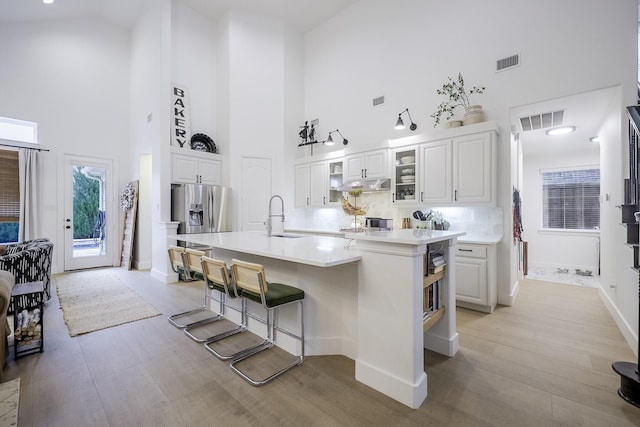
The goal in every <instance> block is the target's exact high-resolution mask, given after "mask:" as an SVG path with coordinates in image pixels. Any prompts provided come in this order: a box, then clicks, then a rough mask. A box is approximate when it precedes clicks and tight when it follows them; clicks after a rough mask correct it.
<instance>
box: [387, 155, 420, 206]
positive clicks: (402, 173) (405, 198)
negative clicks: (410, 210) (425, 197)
mask: <svg viewBox="0 0 640 427" xmlns="http://www.w3.org/2000/svg"><path fill="white" fill-rule="evenodd" d="M418 174H419V169H418V148H417V147H410V148H398V149H395V150H394V151H393V178H394V185H393V201H394V202H395V203H407V204H409V203H416V199H417V198H418V197H419V194H420V188H419V187H418Z"/></svg>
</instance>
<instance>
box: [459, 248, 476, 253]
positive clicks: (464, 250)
mask: <svg viewBox="0 0 640 427" xmlns="http://www.w3.org/2000/svg"><path fill="white" fill-rule="evenodd" d="M458 250H459V251H460V252H473V249H460V248H458Z"/></svg>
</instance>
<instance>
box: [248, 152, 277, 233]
mask: <svg viewBox="0 0 640 427" xmlns="http://www.w3.org/2000/svg"><path fill="white" fill-rule="evenodd" d="M270 198H271V159H266V158H258V157H243V158H242V197H241V200H242V230H243V231H261V230H266V226H265V221H266V220H267V214H268V211H269V199H270Z"/></svg>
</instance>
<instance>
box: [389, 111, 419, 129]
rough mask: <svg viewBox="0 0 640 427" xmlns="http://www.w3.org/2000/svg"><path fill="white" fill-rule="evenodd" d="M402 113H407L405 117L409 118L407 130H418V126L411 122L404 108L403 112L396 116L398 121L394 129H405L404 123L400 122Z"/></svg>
mask: <svg viewBox="0 0 640 427" xmlns="http://www.w3.org/2000/svg"><path fill="white" fill-rule="evenodd" d="M404 113H407V116H409V121H410V122H411V126H409V129H411V130H416V129H417V128H418V125H417V124H415V123H413V120H412V119H411V114H409V109H408V108H405V110H404V111H403V112H402V113H400V114H398V121H397V122H396V125H395V127H394V129H398V130H401V129H404V128H405V126H404V122H403V121H402V115H403V114H404Z"/></svg>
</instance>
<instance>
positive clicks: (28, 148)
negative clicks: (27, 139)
mask: <svg viewBox="0 0 640 427" xmlns="http://www.w3.org/2000/svg"><path fill="white" fill-rule="evenodd" d="M0 146H3V147H13V148H26V149H27V150H38V151H49V150H47V149H46V148H33V147H22V146H20V145H11V144H3V143H1V142H0Z"/></svg>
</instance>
